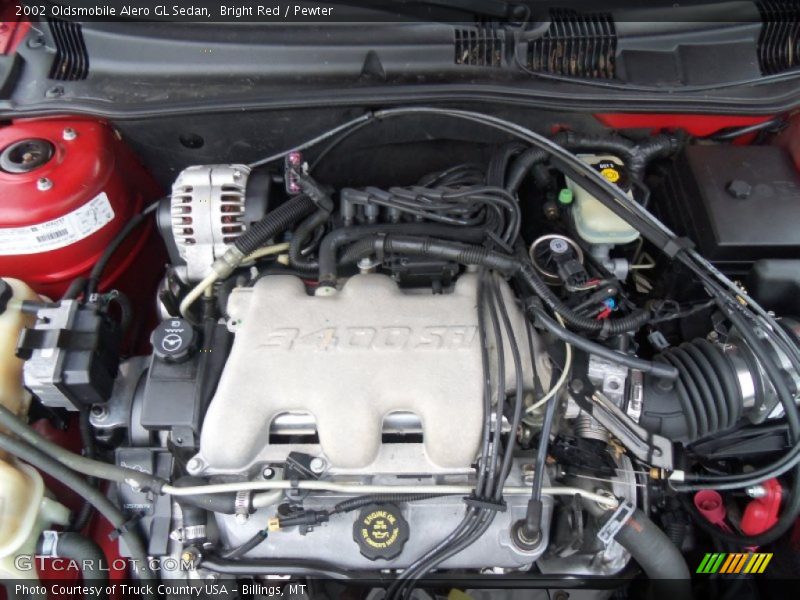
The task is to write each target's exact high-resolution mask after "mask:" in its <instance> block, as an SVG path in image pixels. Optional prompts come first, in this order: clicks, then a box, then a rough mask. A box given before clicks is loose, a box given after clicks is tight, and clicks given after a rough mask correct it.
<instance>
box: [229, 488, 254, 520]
mask: <svg viewBox="0 0 800 600" xmlns="http://www.w3.org/2000/svg"><path fill="white" fill-rule="evenodd" d="M233 514H235V515H236V522H237V523H243V522H245V521H247V519H248V518H249V517H250V492H249V491H248V490H241V491H238V492H236V499H235V500H234V502H233Z"/></svg>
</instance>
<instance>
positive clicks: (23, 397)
mask: <svg viewBox="0 0 800 600" xmlns="http://www.w3.org/2000/svg"><path fill="white" fill-rule="evenodd" d="M2 281H4V282H5V283H6V284H8V285H9V286H10V287H11V292H12V296H11V299H10V300H9V301H8V304H7V306H6V308H5V310H4V311H2V312H0V404H2V405H3V406H5V407H6V408H7V409H9V410H10V411H11V412H13V413H14V414H16V415H22V414H23V413H26V412H27V411H28V402H29V400H30V396H29V395H28V393H27V392H26V391H25V388H23V387H22V364H23V363H22V360H20V359H19V358H17V356H16V349H17V340H19V334H20V332H21V331H22V329H23V328H24V327H26V326H28V325H32V324H33V317H32V316H30V315H25V314H23V313H22V312H21V311H20V304H21V303H22V302H23V301H25V300H38V299H39V296H37V295H36V293H35V292H34V291H33V290H32V289H31V288H29V287H28V286H27V285H26V284H25V283H23V282H22V281H20V280H19V279H11V278H3V279H2ZM0 458H3V455H2V453H1V452H0Z"/></svg>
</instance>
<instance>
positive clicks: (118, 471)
mask: <svg viewBox="0 0 800 600" xmlns="http://www.w3.org/2000/svg"><path fill="white" fill-rule="evenodd" d="M0 425H2V426H3V427H5V428H6V429H8V430H9V431H11V432H12V433H14V434H15V435H17V436H19V437H20V438H21V439H22V440H24V441H25V442H26V443H28V444H30V445H31V446H33V447H34V448H36V449H37V451H40V452H42V453H44V454H46V455H47V456H48V457H51V458H53V459H54V460H56V461H58V462H59V463H61V464H62V465H64V466H65V467H67V468H69V469H72V470H73V471H77V472H78V473H82V474H84V475H87V476H89V477H96V478H98V479H107V480H109V481H114V482H116V483H125V484H127V483H128V482H129V481H133V482H136V484H137V485H138V486H139V487H140V488H141V489H143V490H152V491H154V492H160V490H161V487H162V486H163V485H164V483H165V482H164V481H163V480H162V479H159V478H158V477H155V476H153V475H149V474H147V473H142V472H141V471H137V470H135V469H127V468H125V467H118V466H117V465H111V464H107V463H104V462H100V461H98V460H92V459H90V458H86V457H83V456H80V455H78V454H75V453H74V452H70V451H69V450H66V449H64V448H62V447H61V446H59V445H58V444H55V443H53V442H51V441H50V440H48V439H47V438H45V437H44V436H42V435H41V434H39V433H38V432H37V431H35V430H34V429H33V428H31V427H30V426H29V425H28V424H27V423H24V422H23V421H22V420H21V419H20V418H19V417H17V415H15V414H14V413H12V412H11V411H10V410H8V409H7V408H6V407H5V406H2V405H0ZM0 437H2V436H0ZM87 487H88V486H87Z"/></svg>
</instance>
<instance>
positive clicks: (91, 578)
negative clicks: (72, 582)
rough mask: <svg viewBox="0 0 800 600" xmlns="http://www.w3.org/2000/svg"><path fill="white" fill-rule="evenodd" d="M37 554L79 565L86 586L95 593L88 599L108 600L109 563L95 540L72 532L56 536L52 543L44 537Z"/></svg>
mask: <svg viewBox="0 0 800 600" xmlns="http://www.w3.org/2000/svg"><path fill="white" fill-rule="evenodd" d="M51 533H54V532H51ZM36 554H37V555H39V556H45V557H48V558H65V559H67V560H68V561H70V564H75V565H77V567H78V568H79V569H80V571H81V577H82V579H83V582H84V584H86V585H91V586H92V590H93V591H94V592H95V593H94V594H87V598H88V597H90V598H95V599H98V598H99V599H100V600H105V599H106V598H108V594H107V593H106V586H107V585H108V563H107V561H106V556H105V554H103V550H102V549H101V548H100V546H98V545H97V543H96V542H95V541H94V540H91V539H89V538H87V537H85V536H83V535H81V534H80V533H75V532H71V531H70V532H65V533H58V534H55V536H54V538H53V541H52V542H48V539H47V537H45V536H42V537H41V538H39V542H38V544H37V545H36Z"/></svg>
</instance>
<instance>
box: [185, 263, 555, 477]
mask: <svg viewBox="0 0 800 600" xmlns="http://www.w3.org/2000/svg"><path fill="white" fill-rule="evenodd" d="M477 290H478V276H477V275H475V274H471V273H468V274H465V275H463V276H462V277H460V278H459V279H458V281H457V283H456V285H455V286H454V290H453V292H452V293H449V294H441V295H432V294H430V293H425V294H421V293H411V292H407V291H403V290H401V289H400V288H399V287H398V286H397V285H396V284H395V282H394V281H392V279H390V278H389V277H387V276H384V275H378V274H366V275H357V276H355V277H353V278H351V279H350V280H348V281H347V283H346V284H345V285H344V286H343V288H342V289H341V291H339V292H338V293H336V294H334V295H332V296H329V297H313V296H309V295H308V294H307V293H306V290H305V287H304V284H303V283H302V281H301V280H300V279H297V278H296V277H293V276H270V277H265V278H262V279H260V280H259V281H257V282H256V284H255V285H254V286H253V287H252V288H241V289H236V290H234V291H233V292H232V293H231V295H230V298H229V301H228V313H229V316H230V320H229V325H228V326H229V328H230V329H231V331H233V332H234V333H235V339H234V343H233V348H232V350H231V353H230V356H229V358H228V362H227V364H226V365H225V369H224V372H223V374H222V377H221V379H220V382H219V386H218V388H217V392H216V395H215V396H214V399H213V400H212V402H211V404H210V406H209V408H208V412H207V414H206V418H205V421H204V424H203V429H202V434H201V439H200V452H199V454H198V455H197V456H196V457H195V458H196V461H193V462H192V465H193V466H194V467H197V468H194V469H193V471H194V472H195V473H198V474H199V473H205V474H212V473H241V472H243V471H246V470H248V469H250V468H252V467H254V466H256V465H258V464H260V463H264V462H270V461H282V460H285V458H286V455H287V453H288V451H289V450H302V451H305V452H308V453H310V454H315V455H317V456H320V457H322V458H324V459H325V460H326V461H327V464H328V466H329V467H330V469H332V470H333V471H334V472H337V471H338V472H347V471H353V472H362V473H363V472H366V471H370V472H384V473H386V472H401V471H403V470H405V471H406V472H408V471H410V472H420V470H423V471H424V472H464V471H466V470H469V469H470V468H471V465H472V464H473V463H474V461H475V458H476V456H477V454H478V451H479V446H480V441H481V431H482V423H483V385H484V382H483V369H482V363H481V352H480V336H479V331H478V312H477V308H476V307H477ZM502 293H503V296H504V297H505V299H506V304H507V306H508V307H509V312H510V318H511V321H512V325H513V327H514V330H515V331H516V332H522V333H517V337H520V335H521V336H522V338H521V339H519V340H518V342H519V347H520V350H521V352H522V355H523V356H522V362H523V365H525V373H524V381H525V382H528V383H531V384H532V380H533V376H532V367H531V360H530V355H529V352H528V343H527V339H526V338H525V337H524V336H525V333H524V332H525V324H524V317H523V315H522V313H521V311H520V310H519V309H518V308H517V305H516V303H515V300H514V297H513V295H512V293H511V290H510V289H509V288H508V286H507V285H505V284H503V285H502ZM536 343H538V340H537V341H536ZM543 354H544V353H538V355H539V356H543ZM505 356H506V361H505V362H506V365H507V369H506V371H507V372H506V382H507V389H513V385H514V381H515V378H514V373H513V369H512V367H513V362H512V360H511V353H510V350H509V348H508V344H507V342H506V349H505ZM542 368H544V369H546V368H547V367H545V366H544V365H542ZM544 381H547V378H544ZM397 413H411V414H413V415H416V417H418V419H419V423H420V425H421V432H422V444H408V443H401V444H383V443H382V432H383V427H384V420H385V419H386V418H387V416H388V415H394V414H397ZM287 414H289V415H292V414H306V415H311V416H312V417H313V420H314V422H315V425H316V432H317V435H318V437H319V445H318V446H316V445H311V446H310V447H303V448H297V447H296V446H292V447H291V448H288V449H287V446H286V445H281V446H277V445H275V444H272V445H271V444H270V443H269V438H270V427H271V425H272V424H273V421H274V420H275V419H276V417H279V416H286V415H287ZM415 454H416V458H415V456H414V455H415ZM422 465H424V467H423V466H422Z"/></svg>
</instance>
